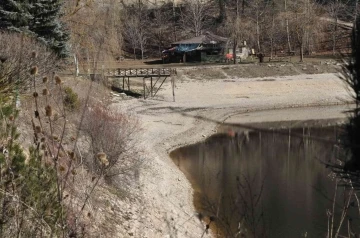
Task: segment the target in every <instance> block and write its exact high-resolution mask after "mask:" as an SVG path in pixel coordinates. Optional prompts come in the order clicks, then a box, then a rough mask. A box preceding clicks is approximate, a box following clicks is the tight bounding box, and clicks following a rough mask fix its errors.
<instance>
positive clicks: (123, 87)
mask: <svg viewBox="0 0 360 238" xmlns="http://www.w3.org/2000/svg"><path fill="white" fill-rule="evenodd" d="M122 89H123V91H125V77H123V86H122Z"/></svg>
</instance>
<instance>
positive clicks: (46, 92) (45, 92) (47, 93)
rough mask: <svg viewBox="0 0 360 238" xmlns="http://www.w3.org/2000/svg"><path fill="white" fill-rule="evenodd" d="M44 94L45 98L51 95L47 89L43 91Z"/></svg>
mask: <svg viewBox="0 0 360 238" xmlns="http://www.w3.org/2000/svg"><path fill="white" fill-rule="evenodd" d="M42 94H43V95H44V96H47V95H49V90H47V88H44V89H43V91H42Z"/></svg>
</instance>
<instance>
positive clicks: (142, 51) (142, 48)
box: [140, 44, 144, 60]
mask: <svg viewBox="0 0 360 238" xmlns="http://www.w3.org/2000/svg"><path fill="white" fill-rule="evenodd" d="M140 49H141V60H144V46H143V45H142V44H141V46H140Z"/></svg>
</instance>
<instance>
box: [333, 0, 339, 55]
mask: <svg viewBox="0 0 360 238" xmlns="http://www.w3.org/2000/svg"><path fill="white" fill-rule="evenodd" d="M335 2H336V5H335V7H336V8H337V7H338V0H336V1H335ZM338 20H339V19H338V12H337V10H335V25H334V31H333V35H332V38H333V55H335V54H336V40H337V39H336V38H337V29H338Z"/></svg>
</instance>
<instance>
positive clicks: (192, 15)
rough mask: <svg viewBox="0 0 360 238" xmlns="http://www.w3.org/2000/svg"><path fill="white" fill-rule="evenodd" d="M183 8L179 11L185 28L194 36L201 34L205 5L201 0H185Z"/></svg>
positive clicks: (203, 24)
mask: <svg viewBox="0 0 360 238" xmlns="http://www.w3.org/2000/svg"><path fill="white" fill-rule="evenodd" d="M184 5H185V9H183V10H182V12H181V22H182V26H183V28H184V29H185V30H190V31H191V32H192V33H193V34H194V35H195V36H199V35H201V33H202V32H203V30H204V28H205V25H206V21H207V14H206V13H207V5H206V3H205V1H203V0H185V1H184Z"/></svg>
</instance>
